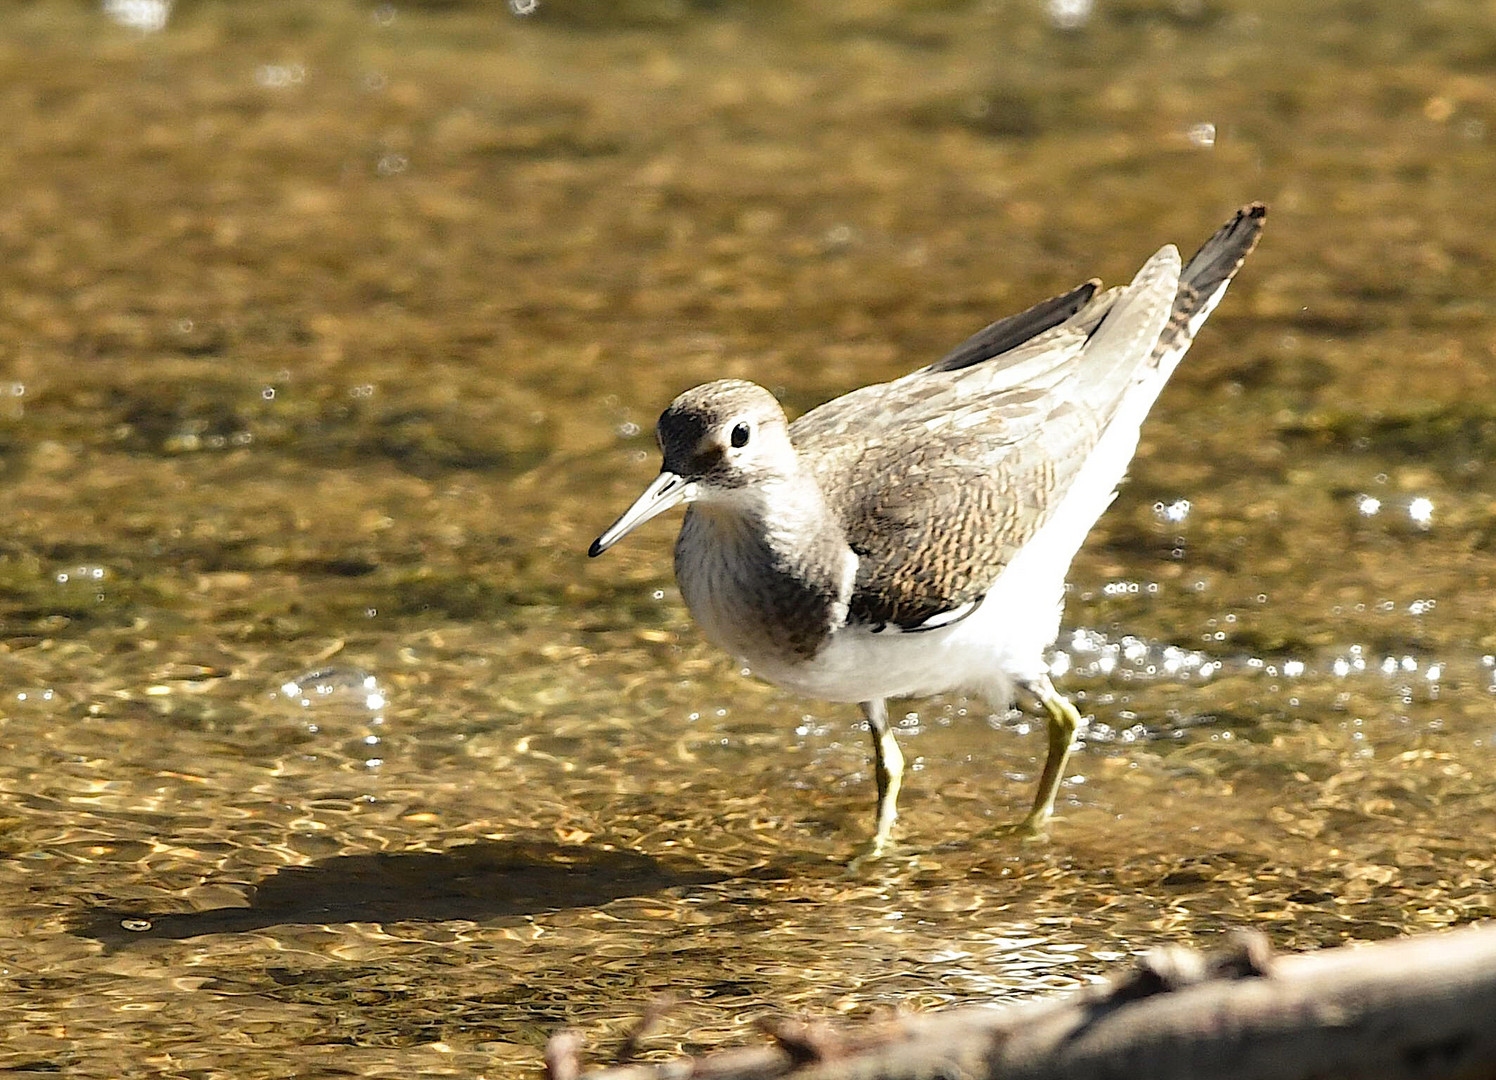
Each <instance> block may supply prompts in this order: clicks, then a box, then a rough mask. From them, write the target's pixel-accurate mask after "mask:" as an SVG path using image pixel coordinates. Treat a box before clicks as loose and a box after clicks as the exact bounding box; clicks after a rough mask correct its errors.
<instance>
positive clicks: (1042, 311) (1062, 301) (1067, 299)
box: [930, 278, 1101, 371]
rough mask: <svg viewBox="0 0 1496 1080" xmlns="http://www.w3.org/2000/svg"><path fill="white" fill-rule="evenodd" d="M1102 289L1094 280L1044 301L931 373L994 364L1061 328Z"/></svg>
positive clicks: (970, 342) (980, 334)
mask: <svg viewBox="0 0 1496 1080" xmlns="http://www.w3.org/2000/svg"><path fill="white" fill-rule="evenodd" d="M1100 287H1101V282H1100V281H1098V280H1096V279H1095V278H1092V279H1091V280H1090V281H1088V282H1086V283H1085V284H1083V285H1077V286H1076V287H1075V288H1073V289H1071V290H1070V291H1069V292H1067V293H1064V294H1062V295H1060V296H1052V297H1050V298H1049V299H1048V300H1041V301H1039V303H1037V304H1035V305H1034V306H1033V307H1031V308H1029V309H1027V310H1026V311H1020V312H1019V313H1018V314H1017V315H1009V316H1008V317H1007V318H1006V319H999V320H998V321H997V322H995V323H993V324H992V325H991V326H988V327H986V328H985V329H982V330H978V331H977V332H976V333H975V334H973V335H971V337H969V338H967V339H966V340H965V341H963V342H961V344H959V345H957V346H956V347H955V348H954V349H952V350H951V351H950V352H948V353H946V354H945V355H944V356H942V357H941V358H940V359H939V360H937V361H935V362H934V363H933V364H931V365H930V370H931V371H959V370H960V369H961V368H967V367H971V366H972V365H973V364H980V363H981V362H982V361H984V360H991V359H992V358H993V357H994V356H1001V355H1002V354H1003V353H1005V352H1007V351H1008V350H1009V349H1014V348H1017V347H1018V346H1019V345H1022V344H1023V343H1024V342H1025V341H1028V340H1030V339H1032V338H1035V337H1038V336H1039V335H1040V334H1042V333H1044V331H1046V330H1049V329H1052V328H1053V327H1056V326H1059V325H1060V323H1062V322H1064V321H1065V320H1066V319H1068V318H1070V316H1072V315H1074V314H1075V313H1076V312H1077V311H1079V310H1080V309H1081V308H1083V307H1085V306H1086V305H1087V304H1088V303H1090V302H1091V297H1092V296H1093V295H1095V293H1096V290H1097V289H1098V288H1100Z"/></svg>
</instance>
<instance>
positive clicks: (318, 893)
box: [74, 840, 733, 946]
mask: <svg viewBox="0 0 1496 1080" xmlns="http://www.w3.org/2000/svg"><path fill="white" fill-rule="evenodd" d="M731 876H733V875H730V874H724V873H718V872H712V871H707V870H703V869H700V868H690V867H681V866H666V865H665V864H663V863H661V862H660V861H659V860H657V859H654V858H651V857H649V856H647V855H640V854H638V853H636V852H632V851H618V850H614V849H609V848H601V847H586V846H580V845H575V844H557V843H551V842H547V841H532V840H489V841H483V842H481V843H476V844H468V845H464V846H462V847H455V848H452V849H451V850H449V851H419V852H403V853H397V854H371V855H340V856H335V857H333V858H329V859H323V860H321V861H319V862H316V863H313V864H312V865H310V866H298V867H287V868H286V869H283V870H280V871H277V872H275V873H273V874H271V875H270V876H269V877H267V878H266V879H265V880H263V881H261V882H260V883H259V884H258V885H257V886H255V888H254V892H253V894H252V896H251V899H250V903H249V906H248V907H242V908H238V907H236V908H214V909H212V910H209V911H193V912H184V913H163V914H153V913H151V912H142V911H125V910H122V909H117V908H94V909H92V910H90V911H88V912H86V913H85V914H84V915H83V917H82V920H81V921H80V923H79V924H77V925H75V927H74V932H75V933H77V934H79V935H81V936H85V937H91V938H96V939H98V940H100V941H103V942H104V943H105V944H107V945H110V946H121V945H129V944H131V943H133V942H140V941H143V940H150V939H159V938H188V937H195V936H197V935H199V934H231V933H240V932H244V931H249V930H263V929H265V928H266V927H271V926H283V925H288V924H296V923H346V922H373V923H387V922H402V921H420V922H442V921H445V920H448V919H472V920H477V921H481V920H486V919H494V918H502V917H505V916H516V915H530V914H535V913H538V912H545V911H555V910H558V909H561V908H581V907H593V906H596V905H599V904H606V903H607V902H608V901H610V900H616V899H618V898H620V897H625V896H645V895H649V894H652V893H657V892H660V891H662V890H664V889H670V888H676V887H679V886H690V885H709V884H713V883H716V882H719V881H724V880H726V879H728V878H729V877H731Z"/></svg>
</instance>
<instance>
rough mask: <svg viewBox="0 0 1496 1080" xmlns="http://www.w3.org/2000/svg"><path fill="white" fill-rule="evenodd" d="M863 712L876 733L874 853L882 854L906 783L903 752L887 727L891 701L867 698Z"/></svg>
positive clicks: (870, 729)
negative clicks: (875, 824)
mask: <svg viewBox="0 0 1496 1080" xmlns="http://www.w3.org/2000/svg"><path fill="white" fill-rule="evenodd" d="M862 711H863V714H864V715H865V716H866V717H867V726H868V730H869V731H871V732H872V733H873V774H874V776H875V777H876V778H877V781H878V831H877V832H875V833H874V834H873V843H872V851H871V854H872V855H874V856H877V855H881V854H883V852H884V849H886V848H887V847H888V840H889V837H890V836H892V834H893V823H894V822H895V821H896V820H897V819H898V816H899V810H898V801H899V788H900V787H901V786H902V785H903V783H904V754H903V751H901V750H900V749H899V744H898V743H897V742H895V741H894V737H893V730H892V729H891V728H890V727H889V726H888V703H887V702H886V701H883V700H882V699H878V700H874V701H864V702H863V703H862Z"/></svg>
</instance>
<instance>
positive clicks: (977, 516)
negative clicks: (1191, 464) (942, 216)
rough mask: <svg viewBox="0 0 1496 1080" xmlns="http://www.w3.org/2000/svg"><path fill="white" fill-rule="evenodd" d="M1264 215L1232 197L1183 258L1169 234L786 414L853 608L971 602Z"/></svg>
mask: <svg viewBox="0 0 1496 1080" xmlns="http://www.w3.org/2000/svg"><path fill="white" fill-rule="evenodd" d="M1262 216H1263V211H1262V208H1261V207H1260V206H1252V207H1246V208H1244V209H1243V210H1242V211H1241V212H1239V213H1238V215H1237V216H1236V218H1234V219H1233V220H1232V221H1231V222H1230V223H1228V224H1227V225H1226V226H1225V227H1223V228H1222V229H1221V230H1220V231H1219V232H1217V233H1216V235H1215V236H1213V237H1212V238H1211V239H1210V240H1209V241H1207V243H1206V244H1205V245H1204V246H1203V247H1202V248H1201V250H1200V252H1199V253H1198V254H1196V256H1195V257H1194V258H1193V259H1191V261H1190V263H1189V265H1188V266H1187V267H1185V268H1184V270H1183V271H1182V272H1181V270H1180V267H1179V256H1178V253H1177V252H1175V251H1174V249H1173V248H1172V247H1165V248H1163V249H1161V250H1160V251H1159V252H1158V253H1157V254H1156V255H1154V256H1153V258H1151V259H1150V260H1149V261H1148V262H1147V263H1146V264H1145V265H1144V267H1143V268H1142V269H1141V270H1140V271H1139V272H1138V275H1137V277H1135V278H1134V279H1133V282H1132V283H1131V284H1130V285H1128V286H1125V287H1123V288H1120V289H1112V290H1110V291H1108V292H1105V293H1101V294H1099V295H1098V294H1096V292H1095V289H1096V286H1095V284H1094V283H1090V282H1088V283H1087V284H1085V285H1082V286H1080V287H1079V288H1077V289H1075V290H1072V291H1071V292H1069V293H1066V294H1064V295H1063V296H1059V297H1055V298H1054V299H1053V300H1049V301H1045V302H1044V303H1043V304H1039V305H1036V306H1035V307H1033V308H1031V309H1029V310H1028V311H1026V312H1023V313H1021V314H1019V315H1016V316H1013V317H1011V318H1010V319H1005V320H1002V321H1000V322H997V323H994V324H992V326H990V327H988V328H986V329H985V330H983V331H981V332H980V333H979V334H977V335H975V336H973V337H972V338H971V339H969V340H968V341H967V342H965V343H963V344H962V345H961V346H959V347H958V348H957V349H955V350H953V351H952V352H951V353H950V354H948V355H947V356H946V357H945V358H943V359H942V360H941V361H938V362H937V363H936V364H932V365H931V366H930V367H928V368H922V369H921V370H919V371H916V372H913V373H912V374H910V375H907V376H905V377H903V378H902V379H898V380H896V381H894V382H892V383H885V384H882V385H879V386H870V387H864V388H863V389H861V390H858V391H854V392H853V393H851V394H848V395H846V396H845V397H842V398H838V399H836V400H835V401H832V402H829V403H828V404H826V405H824V406H822V407H821V408H818V409H815V410H812V411H811V412H809V413H807V414H806V415H805V416H803V417H801V418H800V419H799V420H798V421H796V422H795V423H794V424H793V425H792V426H791V428H790V433H791V436H792V438H793V439H794V441H795V444H796V446H797V448H798V449H799V451H800V454H801V460H802V461H803V462H804V463H805V464H806V465H807V467H809V468H810V469H811V470H812V471H813V472H814V474H815V475H816V478H817V480H818V481H819V482H820V484H821V487H822V490H823V491H825V492H826V493H827V497H828V499H829V500H830V501H831V504H832V509H833V511H834V512H835V513H836V514H837V515H838V517H839V518H840V520H841V522H842V524H843V527H844V529H845V531H846V535H847V537H848V540H849V542H850V543H851V545H852V548H853V549H854V550H855V551H856V552H857V554H858V556H859V559H860V562H859V569H858V576H857V582H856V585H855V587H854V593H853V596H852V598H851V604H850V612H849V618H850V619H852V620H853V621H858V622H864V623H870V624H873V625H879V624H885V625H892V626H897V627H900V628H902V629H906V630H908V629H918V628H921V627H922V626H927V625H931V624H932V623H933V624H943V623H944V622H946V621H949V620H948V619H947V618H946V617H947V616H951V613H957V614H959V611H960V609H963V608H966V609H968V610H969V608H970V607H971V606H973V605H974V603H975V601H978V600H980V599H981V597H982V596H983V595H985V593H986V592H987V590H988V589H989V588H990V587H991V585H992V583H993V582H994V581H995V580H996V578H997V576H998V574H999V573H1001V571H1002V569H1003V567H1005V566H1006V565H1007V564H1008V563H1009V562H1010V561H1011V560H1012V558H1013V556H1014V555H1015V554H1016V553H1017V551H1018V550H1019V548H1021V547H1022V545H1023V544H1025V543H1026V542H1027V541H1028V540H1029V539H1031V538H1032V537H1033V535H1034V534H1035V533H1036V532H1037V531H1038V530H1039V528H1041V527H1042V526H1043V525H1044V523H1045V522H1046V521H1047V520H1048V517H1049V514H1050V513H1051V511H1052V510H1053V508H1054V507H1055V506H1056V505H1057V504H1058V503H1059V502H1060V500H1061V499H1062V498H1063V496H1064V494H1065V492H1066V490H1067V489H1068V488H1069V486H1070V483H1071V481H1072V480H1073V479H1074V477H1075V474H1076V473H1077V471H1078V470H1079V468H1080V466H1081V465H1082V464H1084V462H1085V460H1086V458H1087V455H1088V454H1089V453H1090V451H1091V449H1092V448H1093V447H1094V446H1095V445H1096V443H1097V440H1098V439H1099V438H1100V437H1101V434H1102V433H1103V432H1104V431H1105V430H1106V428H1107V426H1108V424H1110V423H1112V422H1113V420H1114V419H1117V418H1118V414H1119V410H1122V406H1123V403H1124V402H1125V401H1127V400H1129V399H1130V398H1132V399H1137V400H1140V401H1141V411H1139V409H1137V408H1129V409H1127V410H1125V413H1126V416H1125V419H1124V422H1129V423H1137V424H1141V421H1142V418H1143V415H1144V414H1145V413H1146V410H1147V407H1148V406H1149V405H1150V404H1151V402H1152V397H1153V396H1156V394H1157V392H1158V390H1159V389H1161V387H1162V383H1163V381H1164V380H1166V379H1167V377H1168V373H1169V372H1170V371H1171V370H1172V367H1173V365H1174V364H1176V363H1177V362H1178V360H1179V358H1180V356H1182V355H1183V353H1184V350H1185V349H1186V348H1188V345H1189V341H1190V339H1191V338H1192V337H1193V335H1194V333H1195V331H1196V330H1198V328H1199V326H1200V324H1201V323H1202V322H1203V321H1204V317H1205V316H1206V315H1208V314H1209V311H1210V309H1211V308H1213V307H1214V305H1215V303H1216V302H1217V301H1218V300H1219V299H1220V296H1221V294H1222V293H1223V292H1224V290H1225V287H1226V285H1227V284H1228V283H1229V281H1230V279H1231V276H1232V275H1233V274H1234V273H1235V271H1236V269H1237V267H1239V266H1240V265H1241V261H1242V260H1243V259H1244V258H1245V257H1246V255H1247V253H1248V252H1249V251H1250V250H1251V248H1252V246H1253V245H1254V244H1255V242H1256V237H1257V234H1258V232H1259V231H1260V228H1261V221H1262ZM1025 335H1027V336H1025ZM1002 346H1006V347H1005V348H1002ZM998 349H1001V351H994V350H998ZM1144 388H1146V389H1144ZM1144 394H1146V395H1148V396H1147V398H1146V400H1141V399H1142V395H1144ZM1134 414H1136V415H1134ZM1098 512H1099V510H1098ZM951 617H954V616H951Z"/></svg>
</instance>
